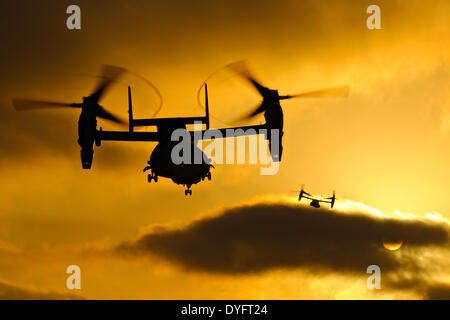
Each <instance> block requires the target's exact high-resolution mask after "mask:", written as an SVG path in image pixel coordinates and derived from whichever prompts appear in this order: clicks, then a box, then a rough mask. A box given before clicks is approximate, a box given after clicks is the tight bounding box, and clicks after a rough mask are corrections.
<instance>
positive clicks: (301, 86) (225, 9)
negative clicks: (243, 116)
mask: <svg viewBox="0 0 450 320" xmlns="http://www.w3.org/2000/svg"><path fill="white" fill-rule="evenodd" d="M22 2H23V3H22ZM374 3H376V4H378V5H379V6H380V7H381V14H382V30H373V31H371V30H368V29H367V28H366V25H365V19H366V17H367V14H366V13H365V9H366V8H367V6H368V5H369V4H372V2H368V1H301V2H300V1H276V2H275V1H248V2H245V4H242V3H240V1H194V2H193V3H192V2H190V1H189V2H186V1H167V2H161V3H153V2H150V1H138V0H136V1H126V2H124V1H96V2H95V3H94V2H92V1H78V4H79V6H80V7H81V10H82V29H81V30H80V31H68V30H67V29H66V28H65V19H66V16H67V15H66V14H65V8H66V4H65V3H64V2H54V3H52V4H48V5H42V4H37V3H36V4H35V3H29V2H27V1H14V2H12V1H7V2H3V3H2V4H1V5H0V9H1V14H2V19H0V21H1V22H0V35H1V39H2V41H3V45H2V46H3V47H4V48H5V49H6V50H2V52H1V53H0V64H1V67H2V73H1V74H0V83H1V85H0V90H1V93H2V94H1V99H0V101H1V117H2V120H1V121H0V130H1V131H2V132H1V133H2V136H1V138H0V148H1V154H2V155H1V156H0V173H1V175H2V185H1V186H0V189H1V194H2V196H1V197H0V204H1V207H2V209H3V210H2V212H0V290H1V289H2V283H3V282H4V283H8V284H9V285H11V286H18V287H21V288H26V289H27V290H32V291H33V290H34V291H36V292H48V291H51V292H58V293H62V294H65V293H69V291H68V290H67V289H66V288H65V277H66V274H65V268H66V267H67V265H69V264H79V265H80V266H81V268H82V272H83V289H82V290H81V292H72V293H75V294H79V295H81V296H84V297H87V298H155V299H165V298H173V299H178V298H249V299H251V298H267V299H276V298H289V299H298V298H299V299H302V298H313V299H314V298H398V297H401V298H411V297H412V298H414V297H417V293H416V292H415V291H414V290H403V291H396V290H383V291H382V292H378V293H373V292H368V290H367V289H366V288H365V279H366V274H365V273H364V270H361V275H360V276H358V275H355V274H349V273H345V272H344V273H339V272H335V273H334V272H329V273H328V274H315V273H314V272H313V271H311V270H303V269H301V268H294V269H289V268H288V269H280V270H278V269H276V270H270V271H267V272H263V273H256V274H252V275H217V274H214V273H207V272H198V271H195V270H194V271H192V270H190V271H188V272H186V271H185V270H184V269H182V268H179V266H176V265H175V266H174V265H172V264H171V263H169V262H168V261H165V260H164V259H162V258H161V257H157V256H152V257H150V258H149V257H138V258H124V257H122V256H120V255H116V254H114V253H110V252H109V250H105V249H104V248H110V247H111V246H114V245H115V244H118V243H122V242H126V241H131V240H133V239H135V238H136V237H138V234H142V233H143V232H144V231H143V230H148V229H146V228H148V226H157V225H166V226H172V227H173V226H179V225H186V224H188V223H189V222H190V221H192V220H193V219H194V218H196V217H199V216H203V215H205V214H216V213H217V212H220V210H222V208H224V207H227V206H231V205H237V204H240V203H243V202H248V201H266V200H267V199H269V198H275V199H285V198H286V197H292V198H293V199H295V197H296V194H294V193H291V190H296V189H298V188H299V186H300V185H301V184H306V186H307V189H308V190H309V191H311V192H312V193H316V194H324V195H327V194H329V193H330V192H331V191H332V190H336V191H337V196H338V198H340V199H341V200H342V201H343V200H344V199H351V200H352V201H354V202H356V203H363V204H365V205H367V206H369V207H371V208H376V209H377V210H379V211H380V212H382V213H383V214H385V215H389V216H395V212H396V211H400V212H403V213H405V214H406V213H414V214H415V215H416V216H418V217H422V216H425V215H426V214H427V213H436V214H439V215H440V216H442V217H443V218H446V219H450V201H449V200H448V190H449V187H448V186H449V181H450V167H449V165H448V164H449V163H450V148H449V137H450V95H449V90H448V88H449V84H450V83H449V79H450V77H449V75H450V65H449V63H450V56H449V52H450V50H449V40H448V39H449V37H448V34H449V31H450V26H449V23H448V21H449V18H450V17H449V12H450V10H449V9H450V8H449V3H448V1H445V0H442V1H438V0H434V1H427V2H425V1H376V2H374ZM242 59H245V60H247V61H248V62H249V64H250V66H251V67H252V70H254V73H255V74H256V75H257V77H258V79H260V80H261V81H262V82H263V83H264V84H265V85H267V86H269V87H272V88H277V89H279V90H280V93H282V94H287V93H296V92H301V91H304V90H310V89H311V90H313V89H318V88H324V87H333V86H338V85H344V84H348V85H350V88H351V93H350V96H349V98H347V99H320V100H319V99H305V100H302V101H300V100H295V101H294V100H293V101H289V102H284V103H283V106H284V114H285V129H284V131H285V135H284V154H283V160H282V162H281V166H280V170H279V172H278V174H276V175H274V176H261V175H260V174H259V172H260V167H259V166H249V165H241V166H233V165H219V166H217V168H216V169H215V170H214V171H213V172H212V174H213V179H212V181H211V182H209V181H206V182H203V183H200V184H198V185H195V186H194V187H193V196H192V197H189V198H186V197H185V196H184V192H183V188H182V187H181V186H177V185H175V184H173V183H172V182H171V181H168V180H167V179H160V181H159V182H158V184H153V183H152V184H150V185H149V184H148V183H147V181H146V177H145V175H144V174H143V173H142V169H143V167H144V166H145V165H146V161H147V160H148V157H149V155H150V152H151V150H152V148H153V147H154V143H135V144H127V143H116V144H115V143H110V142H105V143H104V144H103V146H102V147H101V148H98V149H96V150H95V155H94V164H93V169H92V170H91V171H83V170H82V169H81V166H80V160H79V149H78V145H77V144H76V121H77V117H78V114H77V112H76V111H72V110H68V111H66V110H61V111H45V112H41V113H36V112H34V113H26V114H25V113H20V114H18V113H15V112H14V111H13V110H12V105H11V99H12V98H14V97H20V98H39V99H51V100H57V101H58V100H61V101H70V102H72V101H74V102H76V101H77V100H79V99H81V97H82V96H83V95H87V94H89V92H90V91H91V90H92V88H93V86H94V84H95V78H94V77H93V76H95V75H96V74H97V73H98V71H99V70H100V67H101V65H102V64H103V63H108V64H113V65H119V66H123V67H125V68H128V69H130V70H133V71H135V72H138V73H139V74H141V75H142V76H144V77H146V78H147V79H149V80H151V81H152V82H153V83H154V84H156V86H157V87H158V89H159V90H160V91H161V93H162V95H163V99H164V106H163V110H162V112H161V113H160V116H191V115H201V114H202V110H201V109H200V108H198V107H197V105H196V103H197V102H196V93H197V90H198V88H199V87H200V85H201V83H202V82H203V81H204V80H205V79H206V78H207V77H208V76H209V75H210V74H211V73H212V72H214V71H216V70H220V71H219V73H218V74H217V76H215V77H213V78H212V79H211V80H210V81H209V90H210V103H211V112H212V113H213V114H214V115H217V116H219V117H222V118H226V117H227V116H230V115H232V111H233V110H243V111H244V110H248V108H250V106H252V105H254V104H256V103H258V96H257V95H255V94H254V93H253V92H252V91H251V90H250V89H249V88H248V87H247V86H245V85H244V84H243V83H242V82H241V81H240V80H239V79H238V78H236V77H234V78H233V77H232V76H230V74H227V73H226V72H225V71H224V70H222V69H221V68H222V67H223V66H225V65H227V64H229V63H230V62H233V61H237V60H242ZM128 84H132V85H133V86H134V94H135V96H134V102H135V105H136V111H137V112H138V113H140V114H141V115H142V116H144V115H145V112H146V111H147V109H146V108H145V106H144V105H150V108H149V110H150V111H152V110H154V107H155V99H154V96H152V93H149V92H145V91H144V90H145V87H143V86H142V84H139V80H138V79H136V78H135V77H134V78H133V77H132V76H126V77H124V78H123V79H122V80H121V81H120V82H119V83H118V84H117V86H116V87H115V89H113V90H112V91H111V92H110V93H109V95H108V97H107V98H106V99H105V101H104V102H103V104H104V105H105V106H107V108H108V109H110V110H113V111H114V112H115V113H117V114H120V115H122V116H123V117H126V86H127V85H128ZM260 121H262V119H261V120H260V119H256V120H255V123H259V122H260ZM212 125H213V126H221V125H222V124H221V123H220V122H217V121H213V122H212ZM101 126H102V127H104V128H109V129H117V127H114V126H112V125H110V124H108V123H106V122H102V123H101ZM255 199H256V200H255ZM362 211H364V210H362ZM366 211H367V210H366ZM366 211H364V212H366ZM401 218H402V219H403V218H404V216H401ZM443 223H446V222H443ZM92 246H93V247H95V248H96V250H99V251H101V252H102V254H99V255H95V254H93V255H90V254H89V250H87V252H86V249H87V248H91V247H92ZM193 250H195V248H193ZM401 250H402V249H401ZM401 250H400V251H401ZM105 252H106V253H105ZM424 254H430V255H434V254H435V253H434V251H432V250H431V249H430V250H429V251H427V250H425V253H424ZM446 254H448V252H447V253H446ZM436 255H437V256H443V258H442V259H444V261H448V255H445V254H444V255H443V254H442V253H436ZM439 277H440V280H442V281H444V282H445V281H447V280H448V279H449V278H448V277H449V276H448V274H445V273H442V274H440V275H439ZM4 290H6V289H4Z"/></svg>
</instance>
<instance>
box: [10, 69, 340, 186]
mask: <svg viewBox="0 0 450 320" xmlns="http://www.w3.org/2000/svg"><path fill="white" fill-rule="evenodd" d="M230 68H232V69H233V70H234V71H236V72H238V73H239V74H240V75H242V76H243V77H244V78H245V79H247V80H248V81H249V82H250V83H251V84H252V85H253V86H254V87H255V88H256V89H257V90H258V92H259V93H260V94H261V95H262V97H263V101H262V103H261V105H260V106H259V107H258V108H257V109H256V110H255V111H253V112H252V113H251V114H249V115H248V116H247V117H245V118H246V119H247V118H251V117H253V116H255V115H257V114H259V113H261V112H264V117H265V119H266V123H264V124H260V125H250V126H238V127H232V128H219V129H210V128H209V122H210V121H209V104H208V88H207V85H206V83H205V84H204V88H205V116H203V117H175V118H148V119H134V118H133V109H132V99H131V88H130V87H128V114H129V121H128V131H103V130H102V128H100V130H97V117H99V118H103V119H107V120H110V121H113V122H116V123H119V124H124V123H125V121H123V120H121V119H120V118H118V117H116V116H114V115H112V114H111V113H110V112H108V111H106V110H105V109H104V108H103V107H102V106H100V105H99V102H100V100H101V98H102V97H103V95H104V93H105V92H106V91H107V89H109V88H110V86H111V84H112V83H113V82H114V81H115V80H116V79H117V78H118V77H119V76H120V75H121V74H123V73H124V71H125V69H123V68H120V67H115V66H104V69H103V75H102V77H101V79H102V80H101V81H100V83H99V84H98V86H97V88H96V90H95V91H94V92H93V93H92V94H91V95H89V96H87V97H84V98H83V102H82V103H59V102H49V101H36V100H19V99H15V100H13V104H14V107H15V108H16V109H17V110H32V109H39V108H54V107H70V108H81V114H80V117H79V120H78V143H79V145H80V146H81V163H82V167H83V169H90V168H91V165H92V159H93V154H94V150H93V145H94V143H95V144H96V146H97V147H99V146H100V145H101V142H102V141H154V142H157V145H156V147H155V148H154V150H153V152H152V154H151V156H150V159H149V161H148V166H147V167H145V168H144V172H146V171H148V170H150V174H148V182H151V181H155V182H157V181H158V177H159V176H161V177H166V178H170V179H172V181H173V182H175V183H176V184H182V185H184V186H186V190H185V195H192V190H191V189H190V188H191V186H192V185H193V184H196V183H198V182H200V181H203V180H205V179H208V180H211V171H210V170H211V168H212V167H213V166H212V165H211V163H210V162H211V161H210V159H209V158H208V157H207V156H206V155H204V153H203V151H202V150H200V149H199V148H198V147H197V142H198V140H202V139H203V137H204V134H205V132H208V133H209V136H213V137H217V136H218V137H227V138H228V137H237V136H248V135H255V134H261V133H262V132H265V133H264V135H265V139H266V140H269V149H270V152H271V156H272V159H273V161H280V160H281V153H282V145H281V143H282V134H283V133H282V129H283V112H282V109H281V106H280V100H283V99H291V98H296V97H299V98H300V97H324V96H327V97H329V96H345V95H347V94H348V87H341V88H335V89H325V90H318V91H313V92H306V93H302V94H297V95H289V96H280V95H278V91H277V90H271V89H268V88H266V87H264V86H262V85H261V84H260V83H259V82H257V81H256V80H255V79H254V78H253V77H252V76H251V74H250V72H249V71H248V69H247V68H246V66H245V64H244V63H243V62H240V63H235V64H233V65H230ZM158 94H159V92H158ZM197 123H199V124H201V125H202V129H201V130H195V129H194V130H187V127H186V126H187V125H189V124H197ZM203 124H204V125H205V126H206V128H205V129H203ZM148 126H155V127H156V129H157V131H156V132H154V131H139V132H135V131H134V128H136V127H148ZM178 129H181V130H184V132H185V133H187V134H188V135H189V137H190V142H191V148H192V149H191V153H190V154H191V156H192V157H194V156H195V155H196V154H197V155H198V154H200V155H201V160H200V161H194V160H195V159H192V161H188V163H179V164H175V163H174V162H173V159H172V150H173V148H174V146H175V145H177V144H178V143H179V141H173V140H172V135H173V133H174V131H175V130H178ZM273 129H277V130H279V135H278V137H279V138H278V139H279V141H276V142H278V143H277V146H278V148H274V147H273V145H274V143H273V141H272V135H271V134H269V132H270V131H271V130H273ZM213 139H214V138H213Z"/></svg>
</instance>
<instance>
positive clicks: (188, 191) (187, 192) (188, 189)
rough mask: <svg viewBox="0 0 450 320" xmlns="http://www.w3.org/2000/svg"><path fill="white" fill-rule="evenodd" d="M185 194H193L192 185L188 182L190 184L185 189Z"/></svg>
mask: <svg viewBox="0 0 450 320" xmlns="http://www.w3.org/2000/svg"><path fill="white" fill-rule="evenodd" d="M184 195H185V196H187V195H190V196H192V190H191V185H190V184H188V185H187V189H186V190H184Z"/></svg>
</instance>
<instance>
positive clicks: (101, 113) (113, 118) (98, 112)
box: [96, 106, 126, 124]
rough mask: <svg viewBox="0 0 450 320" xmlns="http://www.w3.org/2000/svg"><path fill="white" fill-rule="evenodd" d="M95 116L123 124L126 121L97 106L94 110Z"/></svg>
mask: <svg viewBox="0 0 450 320" xmlns="http://www.w3.org/2000/svg"><path fill="white" fill-rule="evenodd" d="M96 116H97V117H99V118H102V119H107V120H110V121H113V122H116V123H120V124H125V123H126V122H125V121H124V120H122V119H120V118H118V117H116V116H114V115H112V114H111V113H110V112H108V111H106V110H105V109H104V108H103V107H101V106H98V107H97V110H96Z"/></svg>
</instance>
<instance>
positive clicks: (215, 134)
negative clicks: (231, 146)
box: [189, 124, 267, 140]
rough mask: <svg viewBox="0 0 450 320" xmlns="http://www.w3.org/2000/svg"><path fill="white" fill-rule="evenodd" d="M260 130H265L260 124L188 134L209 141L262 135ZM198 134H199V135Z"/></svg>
mask: <svg viewBox="0 0 450 320" xmlns="http://www.w3.org/2000/svg"><path fill="white" fill-rule="evenodd" d="M262 129H264V130H267V126H266V125H263V124H260V125H253V126H244V127H232V128H219V129H208V130H201V131H200V130H199V131H189V133H190V134H191V135H192V136H194V138H195V135H196V134H197V135H199V136H201V139H200V140H211V139H218V138H231V137H244V136H251V135H257V134H263V133H264V131H262V132H261V131H260V130H262ZM199 133H201V135H200V134H199Z"/></svg>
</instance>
